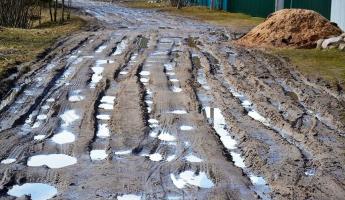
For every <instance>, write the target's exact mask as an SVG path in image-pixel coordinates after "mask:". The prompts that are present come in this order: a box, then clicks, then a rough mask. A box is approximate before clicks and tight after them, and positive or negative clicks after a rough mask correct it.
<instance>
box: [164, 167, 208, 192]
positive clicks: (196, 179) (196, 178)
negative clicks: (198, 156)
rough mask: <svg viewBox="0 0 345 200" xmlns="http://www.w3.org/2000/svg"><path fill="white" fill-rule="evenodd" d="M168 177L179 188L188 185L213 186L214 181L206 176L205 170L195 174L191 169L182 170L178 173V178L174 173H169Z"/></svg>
mask: <svg viewBox="0 0 345 200" xmlns="http://www.w3.org/2000/svg"><path fill="white" fill-rule="evenodd" d="M170 178H171V180H172V181H173V183H174V185H175V186H176V187H177V188H179V189H183V188H184V187H186V186H188V185H192V186H197V187H201V188H212V187H213V186H214V183H213V182H212V181H211V180H210V179H209V178H208V177H207V175H206V173H205V172H199V173H198V174H196V173H195V172H193V171H184V172H182V173H181V174H179V176H178V178H176V177H175V175H174V174H170Z"/></svg>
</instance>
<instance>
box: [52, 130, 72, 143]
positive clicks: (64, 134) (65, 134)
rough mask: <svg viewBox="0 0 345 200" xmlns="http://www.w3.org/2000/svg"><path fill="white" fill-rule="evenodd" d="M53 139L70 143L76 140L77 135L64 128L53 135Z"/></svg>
mask: <svg viewBox="0 0 345 200" xmlns="http://www.w3.org/2000/svg"><path fill="white" fill-rule="evenodd" d="M52 141H53V142H55V143H57V144H68V143H72V142H74V141H75V135H74V134H73V133H71V132H69V131H67V130H63V131H61V132H60V133H57V134H55V135H54V136H53V137H52Z"/></svg>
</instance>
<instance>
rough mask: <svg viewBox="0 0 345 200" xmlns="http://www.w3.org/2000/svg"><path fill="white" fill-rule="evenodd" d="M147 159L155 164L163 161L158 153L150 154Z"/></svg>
mask: <svg viewBox="0 0 345 200" xmlns="http://www.w3.org/2000/svg"><path fill="white" fill-rule="evenodd" d="M149 158H150V160H152V161H155V162H159V161H161V160H162V159H163V157H162V155H161V154H159V153H154V154H150V155H149Z"/></svg>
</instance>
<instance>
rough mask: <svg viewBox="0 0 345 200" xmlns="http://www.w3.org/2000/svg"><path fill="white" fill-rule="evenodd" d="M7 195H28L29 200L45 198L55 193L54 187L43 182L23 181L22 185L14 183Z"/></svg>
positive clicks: (42, 199) (51, 196) (44, 199)
mask: <svg viewBox="0 0 345 200" xmlns="http://www.w3.org/2000/svg"><path fill="white" fill-rule="evenodd" d="M7 194H8V195H10V196H14V197H18V198H19V197H22V196H24V195H27V196H30V199H31V200H47V199H51V198H53V197H54V196H56V194H57V190H56V188H55V187H53V186H50V185H48V184H43V183H25V184H23V185H14V186H13V187H12V188H11V189H10V190H9V191H8V192H7Z"/></svg>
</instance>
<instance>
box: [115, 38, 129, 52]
mask: <svg viewBox="0 0 345 200" xmlns="http://www.w3.org/2000/svg"><path fill="white" fill-rule="evenodd" d="M127 43H128V40H122V41H121V42H120V44H118V45H117V47H116V50H115V52H114V53H113V55H114V56H118V55H121V54H122V53H123V51H124V50H125V49H126V48H127Z"/></svg>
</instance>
